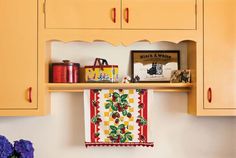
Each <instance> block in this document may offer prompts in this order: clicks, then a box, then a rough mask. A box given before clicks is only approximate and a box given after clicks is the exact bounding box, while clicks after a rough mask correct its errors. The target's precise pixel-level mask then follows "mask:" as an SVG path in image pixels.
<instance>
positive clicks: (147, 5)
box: [122, 0, 197, 30]
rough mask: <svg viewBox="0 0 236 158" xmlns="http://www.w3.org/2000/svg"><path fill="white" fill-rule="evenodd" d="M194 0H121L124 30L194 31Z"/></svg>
mask: <svg viewBox="0 0 236 158" xmlns="http://www.w3.org/2000/svg"><path fill="white" fill-rule="evenodd" d="M196 6H197V4H196V0H123V3H122V7H123V19H124V20H123V23H122V28H124V29H173V30H178V29H196V9H197V8H196Z"/></svg>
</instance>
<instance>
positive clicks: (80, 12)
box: [45, 0, 197, 30]
mask: <svg viewBox="0 0 236 158" xmlns="http://www.w3.org/2000/svg"><path fill="white" fill-rule="evenodd" d="M196 6H197V4H196V0H46V1H45V22H46V28H54V29H58V28H59V29H69V28H70V29H75V28H77V29H160V30H161V29H173V30H179V29H180V30H181V29H190V30H191V29H196Z"/></svg>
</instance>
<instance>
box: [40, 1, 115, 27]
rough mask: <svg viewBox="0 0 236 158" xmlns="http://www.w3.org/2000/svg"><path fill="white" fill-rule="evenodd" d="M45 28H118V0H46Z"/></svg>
mask: <svg viewBox="0 0 236 158" xmlns="http://www.w3.org/2000/svg"><path fill="white" fill-rule="evenodd" d="M45 12H46V28H80V29H82V28H87V29H115V28H120V16H119V15H120V1H119V0H46V2H45Z"/></svg>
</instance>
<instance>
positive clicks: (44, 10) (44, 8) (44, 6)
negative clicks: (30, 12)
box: [43, 2, 46, 14]
mask: <svg viewBox="0 0 236 158" xmlns="http://www.w3.org/2000/svg"><path fill="white" fill-rule="evenodd" d="M43 13H44V14H45V13H46V2H44V3H43Z"/></svg>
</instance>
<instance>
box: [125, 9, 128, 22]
mask: <svg viewBox="0 0 236 158" xmlns="http://www.w3.org/2000/svg"><path fill="white" fill-rule="evenodd" d="M125 21H126V22H127V23H129V8H126V9H125Z"/></svg>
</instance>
